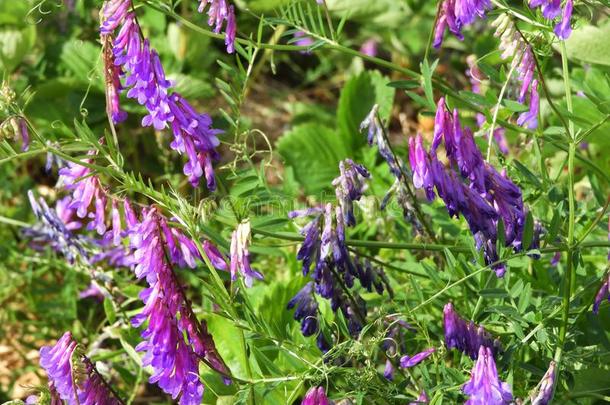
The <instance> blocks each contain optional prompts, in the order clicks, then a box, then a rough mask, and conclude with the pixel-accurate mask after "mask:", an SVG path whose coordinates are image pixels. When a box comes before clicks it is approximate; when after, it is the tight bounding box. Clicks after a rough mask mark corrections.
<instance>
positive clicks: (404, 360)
mask: <svg viewBox="0 0 610 405" xmlns="http://www.w3.org/2000/svg"><path fill="white" fill-rule="evenodd" d="M435 351H436V349H435V348H434V347H431V348H430V349H426V350H424V351H423V352H420V353H417V354H415V355H413V356H409V355H405V356H402V357H401V358H400V367H402V368H411V367H415V366H416V365H418V364H419V363H421V362H422V361H424V360H426V359H427V358H428V357H430V356H431V355H432V353H434V352H435Z"/></svg>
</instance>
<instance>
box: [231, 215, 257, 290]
mask: <svg viewBox="0 0 610 405" xmlns="http://www.w3.org/2000/svg"><path fill="white" fill-rule="evenodd" d="M250 238H251V236H250V222H248V221H245V222H242V223H240V224H238V225H237V229H236V230H234V231H233V234H232V235H231V280H233V281H235V280H237V273H238V272H239V273H241V275H242V276H243V278H244V282H245V284H246V287H252V282H253V280H254V279H255V278H257V279H259V280H262V279H263V275H262V274H261V273H259V272H258V271H256V270H254V269H253V268H252V267H251V266H250V250H249V246H250Z"/></svg>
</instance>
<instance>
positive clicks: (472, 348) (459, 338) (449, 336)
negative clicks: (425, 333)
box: [443, 302, 502, 360]
mask: <svg viewBox="0 0 610 405" xmlns="http://www.w3.org/2000/svg"><path fill="white" fill-rule="evenodd" d="M443 325H444V329H445V345H446V346H447V348H449V349H452V348H455V349H458V350H460V351H462V352H463V353H465V354H467V355H468V356H470V358H471V359H473V360H474V359H476V358H477V356H478V354H479V348H480V347H486V348H489V350H490V352H491V353H492V354H493V355H496V354H497V353H498V352H499V351H500V350H501V348H502V346H501V344H500V341H499V340H498V339H494V338H493V336H491V334H490V333H489V332H487V331H486V330H485V329H484V328H483V327H482V326H480V325H476V324H475V323H474V322H472V321H470V322H468V321H466V320H464V319H462V318H461V317H460V316H459V314H458V313H457V312H455V309H454V308H453V304H452V303H450V302H449V303H447V304H446V305H445V308H444V309H443Z"/></svg>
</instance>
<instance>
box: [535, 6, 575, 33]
mask: <svg viewBox="0 0 610 405" xmlns="http://www.w3.org/2000/svg"><path fill="white" fill-rule="evenodd" d="M529 6H530V8H537V7H540V10H541V11H542V15H543V16H544V18H546V19H547V20H554V19H555V18H557V17H559V14H561V21H559V22H558V23H557V25H555V29H554V31H555V35H557V37H558V38H559V39H562V40H566V39H568V37H569V36H570V34H571V33H572V28H571V27H570V23H571V20H572V10H573V8H574V0H567V1H566V2H565V5H564V6H563V12H562V10H561V0H529Z"/></svg>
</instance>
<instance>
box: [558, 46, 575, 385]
mask: <svg viewBox="0 0 610 405" xmlns="http://www.w3.org/2000/svg"><path fill="white" fill-rule="evenodd" d="M559 45H560V49H561V66H562V70H563V80H564V86H565V94H566V104H567V107H568V111H569V112H570V113H572V108H573V106H572V91H571V88H570V74H569V70H568V58H567V52H566V46H565V42H564V41H561V42H560V43H559ZM568 126H569V130H570V133H569V136H570V144H569V147H568V206H569V214H568V250H567V255H566V257H567V261H568V262H567V266H566V273H565V277H564V282H565V287H564V291H563V297H562V306H563V314H562V319H561V326H560V328H559V343H558V345H557V348H556V350H555V356H554V359H555V361H556V362H557V364H558V365H560V364H561V359H562V356H563V349H564V345H565V341H566V335H567V332H568V323H569V318H570V301H571V295H572V288H573V285H575V283H574V281H575V280H574V279H575V275H576V272H575V268H574V253H575V249H576V248H577V246H575V245H574V225H575V217H576V201H575V196H574V156H575V154H576V139H575V136H574V124H573V122H572V120H569V121H568ZM558 370H561V368H558ZM557 380H559V379H557Z"/></svg>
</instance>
